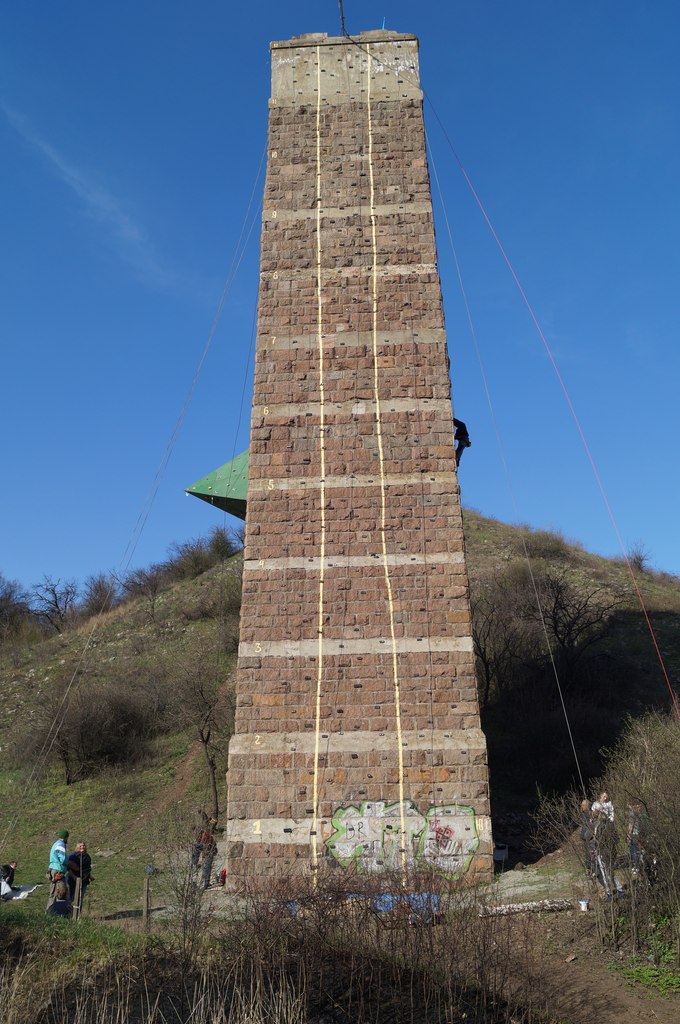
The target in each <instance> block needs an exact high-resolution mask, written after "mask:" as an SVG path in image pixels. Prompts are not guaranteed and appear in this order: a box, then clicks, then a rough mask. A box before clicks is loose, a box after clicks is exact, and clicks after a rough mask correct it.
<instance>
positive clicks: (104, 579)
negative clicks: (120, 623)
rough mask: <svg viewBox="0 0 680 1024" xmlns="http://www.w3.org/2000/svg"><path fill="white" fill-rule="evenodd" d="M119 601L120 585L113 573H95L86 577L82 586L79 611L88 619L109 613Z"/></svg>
mask: <svg viewBox="0 0 680 1024" xmlns="http://www.w3.org/2000/svg"><path fill="white" fill-rule="evenodd" d="M119 601H120V584H119V583H118V580H117V579H116V577H115V576H114V574H113V573H105V572H100V573H95V574H94V575H93V576H88V577H87V579H86V580H85V583H84V586H83V598H82V601H81V603H80V608H79V611H80V613H81V615H84V616H85V617H86V618H89V617H90V616H92V615H101V614H102V613H103V612H108V611H111V609H112V608H115V606H116V605H117V604H118V602H119Z"/></svg>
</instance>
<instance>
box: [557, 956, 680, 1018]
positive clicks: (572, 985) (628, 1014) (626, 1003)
mask: <svg viewBox="0 0 680 1024" xmlns="http://www.w3.org/2000/svg"><path fill="white" fill-rule="evenodd" d="M609 959H611V958H609ZM540 974H541V988H542V991H543V993H544V994H545V999H546V1003H547V1006H548V1010H549V1012H550V1013H551V1014H552V1015H553V1016H554V1017H555V1019H556V1020H559V1021H564V1022H565V1024H566V1022H568V1024H609V1022H612V1024H614V1022H616V1024H633V1022H635V1024H639V1022H647V1021H650V1022H656V1021H659V1022H660V1024H678V1021H680V996H679V995H669V996H661V995H658V994H657V993H654V992H648V991H647V990H646V989H643V988H642V987H641V986H639V985H632V984H630V983H629V982H627V981H626V979H625V978H624V977H623V976H622V975H621V974H620V973H619V972H618V971H616V970H614V969H613V968H612V967H609V966H608V963H607V959H605V958H604V957H588V956H585V955H584V954H582V953H580V954H577V956H576V959H575V960H573V961H571V962H570V963H567V962H566V959H565V957H564V956H562V955H561V954H548V955H546V956H545V957H544V959H543V961H542V968H541V971H540Z"/></svg>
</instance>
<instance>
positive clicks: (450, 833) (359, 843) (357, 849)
mask: <svg viewBox="0 0 680 1024" xmlns="http://www.w3.org/2000/svg"><path fill="white" fill-rule="evenodd" d="M403 821H404V832H405V841H404V843H403V845H404V846H405V848H406V861H407V864H408V865H409V867H430V868H432V869H434V870H435V871H438V872H440V873H441V874H443V875H446V877H447V878H452V879H455V878H460V876H461V875H464V874H465V872H466V871H467V869H468V868H469V866H470V862H471V861H472V858H473V857H474V854H475V850H476V849H477V847H478V846H479V835H478V832H477V826H476V822H475V812H474V810H473V808H472V807H466V806H463V805H460V804H445V805H442V806H439V807H430V808H429V809H428V810H427V811H426V812H425V814H421V813H420V811H419V810H418V809H417V807H416V806H415V805H414V804H413V802H412V801H411V800H405V801H404V804H403ZM401 822H402V810H401V806H400V804H399V803H393V804H388V803H385V801H383V800H373V801H370V800H369V801H366V802H365V803H362V804H360V805H359V807H352V806H350V807H338V808H337V810H336V811H335V813H334V815H333V828H334V830H335V831H334V832H332V833H331V835H330V836H329V837H328V838H327V839H326V840H325V844H326V847H327V849H328V852H329V854H330V855H331V857H333V858H334V859H335V860H336V861H338V863H339V864H341V865H342V866H343V867H350V866H351V865H353V866H354V867H355V868H356V869H357V870H358V871H363V872H371V871H386V870H390V869H397V868H400V867H401V852H400V851H401V847H402V842H401Z"/></svg>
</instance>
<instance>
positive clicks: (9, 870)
mask: <svg viewBox="0 0 680 1024" xmlns="http://www.w3.org/2000/svg"><path fill="white" fill-rule="evenodd" d="M16 869H17V862H16V861H15V860H11V861H10V862H9V864H3V865H2V867H1V868H0V877H1V878H4V879H5V881H6V882H7V884H8V886H9V887H10V889H11V888H13V887H14V872H15V871H16Z"/></svg>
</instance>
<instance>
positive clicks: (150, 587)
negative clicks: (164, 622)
mask: <svg viewBox="0 0 680 1024" xmlns="http://www.w3.org/2000/svg"><path fill="white" fill-rule="evenodd" d="M166 577H167V573H166V567H165V566H164V565H161V564H158V565H150V566H149V567H148V568H147V569H132V570H131V571H130V572H129V573H127V575H126V576H123V577H122V578H120V579H119V580H118V583H119V584H120V586H121V587H122V589H123V591H124V593H125V594H127V596H128V597H130V598H140V599H141V600H142V601H143V602H144V603H145V604H146V608H147V611H148V614H149V618H150V619H151V621H152V622H155V621H156V605H157V603H158V598H159V597H160V595H161V592H162V591H163V589H164V587H165V585H166Z"/></svg>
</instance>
